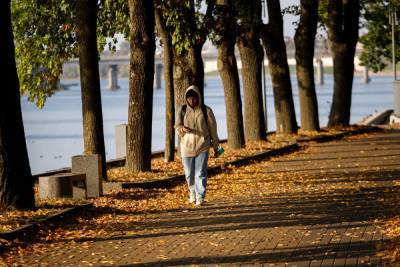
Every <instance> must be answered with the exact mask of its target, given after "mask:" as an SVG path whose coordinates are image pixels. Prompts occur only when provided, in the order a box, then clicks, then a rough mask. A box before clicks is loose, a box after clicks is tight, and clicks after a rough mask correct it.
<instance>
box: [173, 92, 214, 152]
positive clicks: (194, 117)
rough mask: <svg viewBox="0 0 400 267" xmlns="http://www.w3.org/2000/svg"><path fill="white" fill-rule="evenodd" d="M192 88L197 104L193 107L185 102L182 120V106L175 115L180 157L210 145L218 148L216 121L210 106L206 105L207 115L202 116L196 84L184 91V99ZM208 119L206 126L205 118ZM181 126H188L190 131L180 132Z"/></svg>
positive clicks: (200, 150)
mask: <svg viewBox="0 0 400 267" xmlns="http://www.w3.org/2000/svg"><path fill="white" fill-rule="evenodd" d="M190 90H193V91H195V92H196V93H197V95H198V98H199V104H198V105H197V106H196V107H195V108H194V109H193V108H192V107H190V106H189V104H188V103H186V112H185V115H184V118H183V121H182V107H180V108H179V109H178V112H177V115H176V123H175V129H176V131H177V133H178V135H179V136H180V137H181V142H180V148H181V156H182V157H195V156H197V155H199V154H200V153H202V152H206V151H208V149H209V148H210V146H211V147H212V148H214V150H216V149H217V148H218V144H219V139H218V134H217V122H216V121H215V116H214V113H213V111H212V110H211V108H209V107H207V106H206V109H207V115H208V116H207V117H208V118H204V115H203V111H202V110H201V105H202V104H203V103H202V101H201V97H200V96H201V94H200V90H199V88H198V87H197V86H195V85H192V86H190V87H189V88H188V89H186V92H185V99H186V95H187V93H188V92H189V91H190ZM206 119H207V120H208V127H207V123H206V121H205V120H206ZM183 126H186V127H189V128H190V129H191V130H192V131H191V132H189V133H181V129H182V127H183Z"/></svg>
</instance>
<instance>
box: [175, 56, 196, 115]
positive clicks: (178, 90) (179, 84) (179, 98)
mask: <svg viewBox="0 0 400 267" xmlns="http://www.w3.org/2000/svg"><path fill="white" fill-rule="evenodd" d="M173 63H174V70H173V76H174V92H175V106H176V107H179V106H181V105H183V104H185V103H186V101H185V91H186V89H187V88H188V87H189V86H190V85H192V84H194V82H195V78H194V73H193V70H192V68H191V66H190V62H189V53H184V54H181V55H179V54H178V53H177V52H176V50H174V56H173Z"/></svg>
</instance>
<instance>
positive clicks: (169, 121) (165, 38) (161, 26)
mask: <svg viewBox="0 0 400 267" xmlns="http://www.w3.org/2000/svg"><path fill="white" fill-rule="evenodd" d="M155 14H156V25H157V30H158V32H159V33H160V35H161V40H162V45H163V49H164V53H163V55H164V57H163V62H164V90H165V152H164V159H165V161H166V162H170V161H174V157H175V129H174V124H175V103H174V101H175V100H174V77H173V51H172V43H171V36H170V35H169V33H168V32H167V29H166V26H165V21H164V19H163V17H162V12H161V9H156V13H155Z"/></svg>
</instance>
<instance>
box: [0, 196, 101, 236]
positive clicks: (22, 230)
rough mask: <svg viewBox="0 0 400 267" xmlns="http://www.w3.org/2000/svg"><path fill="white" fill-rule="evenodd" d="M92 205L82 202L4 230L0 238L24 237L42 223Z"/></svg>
mask: <svg viewBox="0 0 400 267" xmlns="http://www.w3.org/2000/svg"><path fill="white" fill-rule="evenodd" d="M92 206H93V204H92V203H87V204H82V205H78V206H74V207H71V208H66V209H63V210H61V211H59V212H57V213H54V214H52V215H50V216H48V217H46V218H43V219H39V220H37V221H35V222H32V223H29V224H25V225H23V226H21V227H18V228H16V229H14V230H9V231H5V232H2V233H0V238H1V239H5V240H13V239H16V238H22V237H24V236H26V235H27V234H28V233H29V232H32V231H34V230H35V229H38V228H39V227H40V226H41V225H42V224H47V223H50V222H53V221H56V220H59V219H62V218H64V216H67V215H68V216H70V215H72V214H75V213H76V212H78V211H80V210H82V209H86V208H89V207H92Z"/></svg>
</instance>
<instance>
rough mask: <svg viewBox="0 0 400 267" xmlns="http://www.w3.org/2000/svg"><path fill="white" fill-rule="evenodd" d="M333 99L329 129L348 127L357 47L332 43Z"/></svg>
mask: <svg viewBox="0 0 400 267" xmlns="http://www.w3.org/2000/svg"><path fill="white" fill-rule="evenodd" d="M331 45H332V47H331V52H332V58H333V81H334V85H333V99H332V106H331V112H330V114H329V122H328V126H329V127H341V126H348V125H349V123H350V109H351V97H352V87H353V74H354V61H353V60H352V59H354V55H355V46H354V47H349V46H348V45H347V44H343V43H332V44H331Z"/></svg>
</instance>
